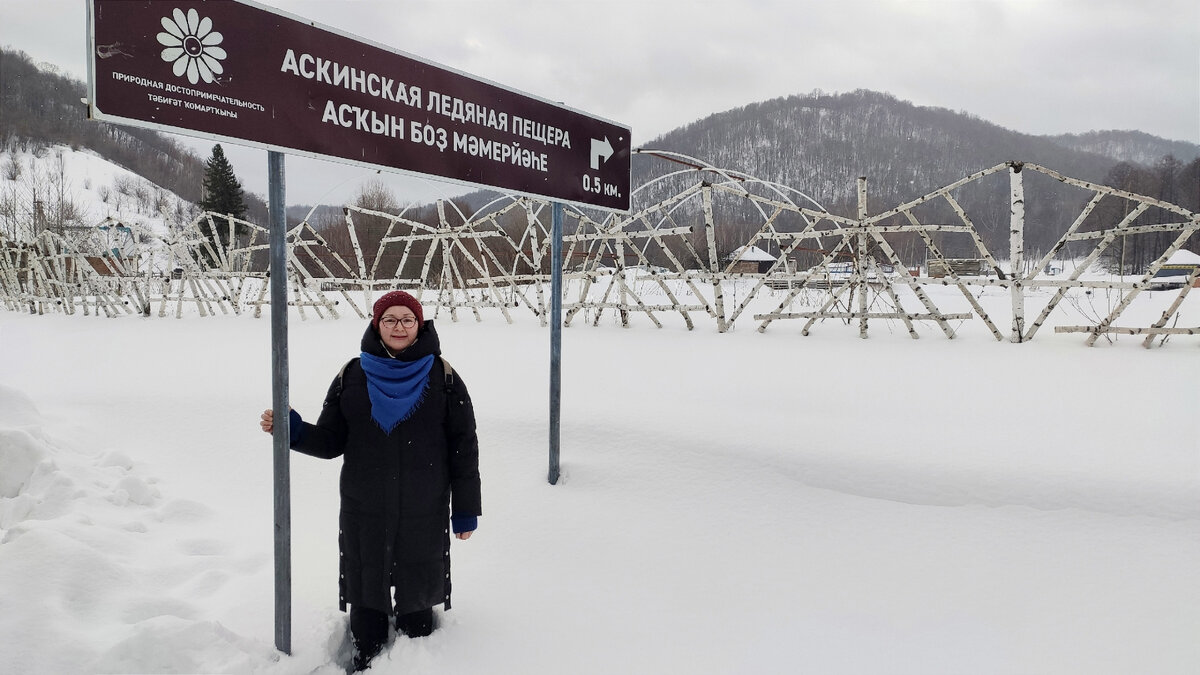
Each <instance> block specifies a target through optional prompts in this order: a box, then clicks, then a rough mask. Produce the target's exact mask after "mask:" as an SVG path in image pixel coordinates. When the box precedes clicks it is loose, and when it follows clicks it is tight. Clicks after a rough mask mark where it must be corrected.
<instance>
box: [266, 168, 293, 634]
mask: <svg viewBox="0 0 1200 675" xmlns="http://www.w3.org/2000/svg"><path fill="white" fill-rule="evenodd" d="M267 174H268V187H267V190H268V200H269V203H268V208H269V209H270V214H271V234H270V250H271V407H272V408H273V409H274V410H275V430H274V432H273V433H272V441H273V442H274V462H273V463H274V473H275V648H276V649H278V650H279V651H281V652H283V653H284V654H291V653H292V504H291V469H290V465H289V461H290V459H291V458H290V457H289V456H288V452H289V446H291V431H290V429H289V428H288V412H289V410H290V408H289V406H288V398H289V397H288V340H287V315H288V302H287V243H286V235H287V217H286V215H285V205H284V197H283V154H282V153H279V152H268V153H267Z"/></svg>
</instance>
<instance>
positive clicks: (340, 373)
mask: <svg viewBox="0 0 1200 675" xmlns="http://www.w3.org/2000/svg"><path fill="white" fill-rule="evenodd" d="M358 358H359V357H357V356H356V357H354V358H352V359H350V360H349V361H347V362H346V363H345V365H343V366H342V369H341V370H339V371H338V374H337V380H335V382H337V387H336V390H335V392H334V396H335V397H339V398H340V397H341V395H342V378H343V377H345V376H346V369H347V368H349V367H350V364H351V363H354V362H355V361H357V360H358Z"/></svg>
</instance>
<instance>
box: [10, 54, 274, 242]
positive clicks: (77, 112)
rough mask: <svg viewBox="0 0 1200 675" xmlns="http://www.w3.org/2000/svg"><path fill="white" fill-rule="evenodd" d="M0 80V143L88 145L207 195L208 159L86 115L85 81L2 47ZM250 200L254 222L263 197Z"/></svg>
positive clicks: (192, 196)
mask: <svg viewBox="0 0 1200 675" xmlns="http://www.w3.org/2000/svg"><path fill="white" fill-rule="evenodd" d="M0 81H2V82H3V86H0V144H2V146H0V147H3V148H4V149H8V150H14V149H18V148H20V149H33V150H36V149H37V148H40V147H46V146H51V145H55V144H59V143H62V144H66V145H69V146H71V147H72V148H74V149H88V150H91V151H92V152H95V153H96V154H98V155H100V156H101V157H103V158H105V159H107V160H109V161H110V162H113V163H114V164H117V165H119V166H122V167H124V168H126V169H129V170H130V171H132V172H134V173H136V174H138V175H140V176H142V177H143V178H146V179H147V180H149V181H151V182H152V183H154V184H156V185H158V186H159V187H162V188H165V189H167V190H170V191H171V192H174V193H175V194H177V195H179V196H180V197H181V198H183V199H186V200H188V201H190V202H192V203H196V202H199V201H200V199H201V197H202V196H203V194H202V193H203V189H204V185H203V182H204V167H205V158H201V157H199V156H197V155H196V154H195V153H194V152H192V151H191V150H190V149H188V148H185V147H184V146H182V145H180V144H179V143H178V142H176V141H175V140H174V139H173V138H171V137H170V136H169V135H167V134H161V133H158V132H156V131H152V130H149V129H140V128H137V127H132V126H124V125H122V126H118V125H113V124H106V123H104V122H96V121H92V120H89V119H87V109H86V108H85V106H84V105H83V103H82V102H81V101H80V99H82V98H84V97H86V96H87V87H86V85H85V84H84V83H83V82H80V81H79V80H76V79H73V78H70V77H67V76H65V75H62V74H60V73H59V72H57V70H56V69H55V68H54V66H49V65H46V64H35V63H34V62H33V60H32V59H30V58H29V56H28V55H27V54H25V53H24V52H21V51H14V50H11V49H7V48H0ZM246 201H247V205H248V207H249V209H250V210H249V216H250V218H251V219H252V220H256V219H258V218H260V217H263V216H265V213H266V206H265V204H263V203H262V200H261V199H259V198H258V197H256V196H255V195H252V194H247V195H246Z"/></svg>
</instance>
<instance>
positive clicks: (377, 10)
mask: <svg viewBox="0 0 1200 675" xmlns="http://www.w3.org/2000/svg"><path fill="white" fill-rule="evenodd" d="M163 4H164V5H166V4H169V3H168V2H164V3H163ZM262 4H266V5H269V6H271V7H276V8H279V9H282V10H285V11H287V12H290V13H292V14H294V15H297V16H299V17H302V18H305V19H310V20H312V21H315V22H317V23H320V24H324V25H325V26H328V27H331V28H335V29H338V30H340V31H343V32H346V33H351V34H353V35H357V36H361V37H363V38H366V39H369V40H371V41H374V42H377V43H380V44H383V45H386V46H389V47H391V48H394V49H396V50H399V51H402V52H406V53H408V54H413V55H416V56H419V57H421V58H424V59H426V60H430V61H433V62H436V63H439V64H442V65H445V66H449V67H452V68H456V69H458V70H461V71H465V72H466V73H469V74H472V75H475V76H478V77H482V78H486V79H489V80H492V81H495V82H498V83H500V84H503V85H506V86H508V87H511V88H513V89H517V90H520V91H523V92H527V93H530V94H533V95H535V96H538V97H542V98H546V99H550V100H553V101H561V102H563V103H565V104H566V105H568V106H571V107H573V108H576V109H579V110H582V111H585V112H588V113H591V114H594V115H596V116H599V117H604V118H607V119H610V120H613V121H616V122H620V123H623V124H626V125H629V126H630V127H632V129H633V142H634V147H641V146H645V145H647V144H648V143H649V142H650V141H651V140H653V139H654V138H655V137H657V136H659V135H661V134H664V133H666V132H668V131H670V130H672V129H674V128H676V127H679V126H681V125H684V124H687V123H689V122H693V121H695V120H697V119H700V118H703V117H705V116H707V115H709V114H712V113H716V112H721V111H724V110H728V109H730V108H735V107H739V106H742V105H745V104H747V103H753V102H756V101H763V100H768V99H772V98H777V97H781V96H788V95H791V94H804V93H808V92H811V91H813V90H814V89H821V90H824V91H825V92H846V91H852V90H854V89H873V90H877V91H886V92H890V93H891V94H894V95H895V96H897V97H899V98H901V99H906V100H909V101H911V102H912V103H914V104H916V105H924V106H937V107H943V108H950V109H952V110H960V111H966V112H969V113H972V114H974V115H977V116H978V117H981V118H983V119H985V120H988V121H991V122H994V123H996V124H999V125H1001V126H1004V127H1007V128H1009V129H1013V130H1016V131H1021V132H1025V133H1031V134H1055V133H1081V132H1086V131H1089V130H1099V129H1136V130H1139V131H1144V132H1147V133H1150V134H1154V135H1156V136H1162V137H1164V138H1169V139H1174V140H1185V141H1190V142H1193V143H1200V2H1197V1H1196V0H1138V1H1136V2H1135V1H1133V0H724V1H722V2H717V1H711V0H590V1H582V0H432V1H425V0H421V1H412V0H361V1H351V0H337V1H335V0H267V1H266V2H264V3H262ZM85 7H86V5H85V0H28V1H25V0H0V44H4V45H7V46H9V47H15V48H17V49H21V50H23V51H25V52H27V53H28V54H29V55H30V56H31V57H33V58H34V60H36V61H46V62H50V63H53V64H55V65H57V66H59V67H60V68H61V69H63V70H64V71H66V72H67V73H69V74H71V75H75V76H77V77H79V78H80V79H86V65H87V61H86V53H85V40H86V25H85V24H86V12H85ZM0 75H2V73H0ZM189 145H192V146H193V147H196V148H197V151H198V152H200V153H201V154H202V155H204V156H207V154H208V151H209V149H210V148H211V146H212V142H211V141H196V142H189ZM225 147H226V150H227V153H228V154H229V155H230V158H231V159H232V160H233V162H234V164H235V168H236V170H237V171H238V174H239V176H240V177H241V178H242V181H243V183H244V185H245V187H246V188H247V189H248V190H251V191H253V192H258V193H260V194H263V195H265V193H266V153H265V152H263V151H259V150H251V149H237V148H231V147H229V144H225ZM286 166H287V169H286V171H287V177H288V183H287V191H288V193H287V199H288V202H289V203H313V202H317V201H338V200H342V199H348V198H351V197H352V195H353V193H354V191H355V190H356V189H357V185H358V184H359V183H360V182H361V181H362V180H363V179H365V178H368V177H370V176H372V175H373V174H374V172H373V171H368V170H364V169H357V168H351V167H345V166H341V165H334V164H331V163H328V162H322V161H319V160H309V159H303V158H298V157H289V158H288V159H287V162H286ZM386 182H388V183H389V184H390V185H392V186H393V187H394V189H395V190H396V191H397V193H398V196H399V197H400V198H401V200H419V199H425V198H428V197H430V196H438V195H441V194H446V195H449V194H456V193H460V192H462V188H460V187H458V186H447V185H446V184H440V183H436V182H434V181H432V180H422V179H407V178H405V179H394V178H393V179H388V180H387V181H386ZM796 187H798V188H800V189H803V186H796Z"/></svg>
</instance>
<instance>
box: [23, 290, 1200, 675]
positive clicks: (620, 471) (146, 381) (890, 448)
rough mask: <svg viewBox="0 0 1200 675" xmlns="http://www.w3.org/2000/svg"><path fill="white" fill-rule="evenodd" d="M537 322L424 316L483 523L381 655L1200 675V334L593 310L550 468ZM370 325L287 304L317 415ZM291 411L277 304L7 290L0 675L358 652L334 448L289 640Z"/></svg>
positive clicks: (302, 406) (653, 668) (989, 304)
mask: <svg viewBox="0 0 1200 675" xmlns="http://www.w3.org/2000/svg"><path fill="white" fill-rule="evenodd" d="M931 293H934V294H935V295H937V297H936V298H935V300H936V301H937V302H939V304H940V305H941V306H942V307H943V309H945V310H947V311H963V310H964V309H965V307H958V306H956V305H954V300H953V295H955V294H956V293H957V291H954V292H953V293H951V292H950V291H949V290H948V289H933V290H932V291H931ZM980 295H981V296H982V299H981V302H983V303H984V304H985V306H986V308H987V309H988V311H989V312H990V313H991V314H992V317H993V320H995V321H996V323H997V325H998V326H1000V327H1001V329H1002V330H1004V331H1005V332H1007V329H1008V322H1009V318H1008V311H1007V309H1006V307H1007V301H1008V296H1007V293H1006V292H1005V291H1003V290H1002V289H987V290H985V291H981V292H980ZM1172 297H1173V294H1167V293H1153V294H1143V296H1142V297H1141V298H1140V299H1139V300H1138V301H1137V303H1136V305H1135V306H1134V307H1133V308H1132V309H1131V310H1130V312H1129V313H1128V314H1127V317H1128V318H1127V319H1123V320H1122V321H1119V322H1118V324H1120V325H1148V323H1149V322H1150V321H1153V320H1154V319H1155V318H1157V316H1158V314H1159V313H1161V311H1162V310H1163V308H1164V307H1165V306H1166V304H1167V303H1169V301H1170V299H1171V298H1172ZM959 300H961V297H960V298H959ZM1075 307H1076V309H1078V310H1080V311H1082V310H1083V309H1086V307H1084V306H1083V305H1079V304H1076V305H1075ZM1038 309H1039V307H1038V306H1037V303H1036V302H1033V301H1031V302H1030V305H1029V309H1028V311H1029V313H1030V316H1031V318H1032V317H1033V316H1036V312H1037V310H1038ZM1183 309H1184V311H1183V313H1182V315H1181V318H1180V320H1179V325H1180V326H1196V325H1200V297H1192V298H1190V299H1189V300H1188V302H1187V303H1185V305H1184V308H1183ZM1072 311H1075V310H1069V311H1064V312H1062V313H1059V314H1056V315H1055V317H1054V318H1053V319H1052V323H1053V321H1057V322H1059V323H1066V324H1072V325H1077V324H1081V323H1084V321H1083V319H1082V318H1081V316H1074V315H1072V314H1071V312H1072ZM432 313H433V312H432V310H430V311H427V316H428V315H431V314H432ZM514 316H515V317H516V323H515V324H513V325H508V324H506V323H505V322H504V320H503V318H502V317H500V315H499V314H498V313H494V312H491V313H487V314H486V315H485V318H484V321H483V322H481V323H477V322H475V321H474V320H473V318H472V317H471V315H470V313H469V312H463V313H460V314H459V318H460V321H459V322H457V323H455V322H451V321H450V317H449V316H448V315H447V314H446V313H445V312H443V313H442V314H441V316H439V317H438V318H437V324H438V330H439V332H440V333H441V336H442V341H443V345H444V350H445V355H446V357H447V358H448V359H449V360H450V362H451V363H452V364H453V365H454V367H455V369H456V370H457V371H458V372H459V373H460V374H461V375H462V376H463V378H464V380H465V381H466V383H467V384H468V386H469V387H470V389H471V392H472V395H473V397H474V400H475V407H476V411H477V414H478V416H479V427H480V440H481V470H482V474H483V481H484V482H483V485H484V516H483V517H482V518H481V519H480V529H479V531H478V532H477V533H476V536H475V537H473V538H472V539H471V540H470V541H467V542H458V541H455V542H454V548H453V558H454V573H455V576H454V583H455V595H454V609H453V610H451V611H450V612H448V613H445V614H442V615H441V627H440V628H439V630H437V631H436V632H435V633H434V634H433V635H432V636H430V637H428V638H421V639H416V640H411V639H408V638H404V637H401V638H398V639H396V640H395V642H394V643H393V644H391V645H390V646H389V648H388V649H387V651H386V652H385V655H384V656H383V657H381V658H380V659H379V660H378V661H377V662H376V666H375V668H374V669H373V670H372V671H371V672H377V673H406V674H416V673H438V674H479V673H505V674H507V673H512V674H514V675H515V674H530V673H535V674H547V675H549V674H559V673H572V674H574V673H585V674H593V673H594V674H610V673H638V674H641V673H646V674H651V673H653V674H660V673H689V674H701V675H703V674H714V675H715V674H731V673H822V674H842V673H847V674H848V673H862V674H882V673H888V674H895V673H902V674H913V675H930V674H937V673H945V674H956V675H959V674H991V673H995V674H1020V675H1031V674H1042V673H1044V674H1047V675H1050V674H1053V675H1063V674H1073V673H1079V674H1087V675H1100V674H1108V673H1111V674H1114V675H1115V674H1122V675H1124V674H1128V673H1155V674H1157V675H1169V674H1180V675H1183V674H1188V675H1191V674H1194V673H1197V672H1200V640H1197V636H1198V635H1200V574H1197V569H1198V568H1200V440H1198V439H1200V421H1198V420H1200V415H1197V414H1196V413H1197V401H1198V400H1200V399H1198V398H1197V395H1198V392H1200V338H1196V337H1186V336H1175V337H1172V338H1171V339H1170V340H1169V341H1168V342H1167V343H1166V345H1165V346H1163V347H1161V348H1160V347H1157V346H1156V347H1155V348H1154V349H1151V350H1146V349H1143V348H1142V347H1141V339H1140V338H1136V337H1129V336H1124V337H1118V338H1115V341H1113V342H1110V341H1108V340H1106V339H1101V340H1100V341H1099V342H1098V343H1097V345H1096V346H1095V347H1092V348H1089V347H1087V346H1085V345H1084V340H1085V336H1082V335H1056V334H1055V333H1054V332H1053V330H1052V326H1046V327H1045V328H1043V330H1042V332H1040V333H1039V334H1038V336H1037V337H1036V339H1035V340H1034V341H1033V342H1031V343H1027V344H1019V345H1018V344H1010V343H1008V342H996V341H995V340H994V339H993V338H992V337H991V335H990V334H989V333H988V332H987V330H986V329H985V328H984V327H983V325H982V324H981V323H979V322H978V321H974V322H968V323H965V324H961V325H960V324H956V325H958V328H959V331H960V332H959V336H958V337H957V338H956V339H954V340H947V339H946V338H945V337H944V336H943V335H942V334H941V332H940V331H939V330H938V329H937V328H936V326H933V325H923V326H921V328H920V332H921V336H922V337H921V339H920V340H912V339H910V338H909V336H908V334H907V332H906V331H905V329H904V328H903V326H901V325H899V324H896V323H889V322H884V321H878V322H874V323H873V324H872V327H871V333H870V337H869V339H867V340H862V339H859V338H858V329H857V326H856V325H855V326H846V325H844V324H841V323H839V322H837V321H827V322H825V323H823V324H819V325H818V326H816V327H815V328H814V330H813V333H812V335H811V336H809V337H801V336H800V335H799V330H800V327H801V325H802V324H801V323H797V322H794V321H793V322H782V321H781V322H777V323H775V324H773V325H772V326H771V327H770V329H768V330H767V332H766V333H762V334H760V333H757V332H756V331H755V330H754V327H755V325H756V324H755V323H754V322H753V321H751V320H749V318H748V317H746V318H745V319H744V320H741V321H739V322H738V324H737V327H736V329H735V330H734V331H733V332H731V333H729V334H724V335H722V334H717V333H716V330H715V328H714V327H713V326H712V324H711V323H706V322H705V321H699V322H698V326H699V327H698V329H697V330H696V331H693V332H688V331H687V330H685V329H684V327H683V326H682V322H681V321H679V320H678V319H677V318H676V319H672V318H670V317H667V316H665V315H664V317H663V318H664V323H665V324H666V326H665V327H664V328H663V329H661V330H657V329H655V328H653V327H652V326H650V324H649V322H648V321H646V320H645V318H644V317H636V316H635V317H634V319H633V326H632V327H631V328H629V329H622V328H620V327H619V326H617V325H616V324H615V323H614V321H613V320H612V319H611V318H610V317H607V316H606V318H605V319H604V320H602V321H601V324H600V326H598V327H595V328H593V327H591V326H590V325H585V324H584V323H583V321H582V320H578V321H577V322H576V324H575V325H573V326H572V327H570V328H568V329H567V330H565V331H564V345H563V358H564V362H563V382H564V393H563V427H562V429H563V446H562V453H563V472H564V475H563V479H562V481H561V482H560V484H559V485H557V486H550V485H548V484H547V483H546V452H547V449H546V448H547V399H548V396H547V390H548V352H549V347H548V331H547V330H546V329H544V328H541V327H539V326H538V324H537V321H536V320H535V319H534V318H533V317H531V316H529V315H528V314H527V313H518V314H515V315H514ZM1146 317H1149V318H1148V319H1147V318H1146ZM698 318H699V317H698ZM1135 319H1136V320H1141V321H1145V323H1142V324H1137V323H1135ZM362 327H363V322H362V321H359V320H356V319H343V320H340V321H316V320H309V321H300V320H299V317H298V315H296V314H293V315H292V319H291V343H290V349H291V365H292V367H291V377H292V379H291V393H292V402H293V404H294V405H295V407H296V408H297V409H298V410H300V411H301V412H302V413H303V414H305V415H306V416H308V417H310V418H311V417H315V416H316V414H317V411H318V410H319V406H320V403H321V399H322V397H323V394H324V392H325V390H326V388H327V386H328V384H329V382H330V380H331V379H332V377H333V376H334V374H335V373H336V372H337V370H338V368H339V367H340V366H341V365H342V363H344V362H345V360H346V359H347V358H349V357H351V356H354V355H355V352H356V349H357V344H358V337H359V335H360V333H361V330H362ZM270 398H271V393H270V324H269V321H267V320H265V319H262V320H255V319H252V318H250V317H217V318H204V319H202V318H199V317H195V316H190V317H185V318H184V319H181V320H175V319H158V318H152V319H143V318H135V317H127V318H119V319H104V318H96V317H83V316H76V317H65V316H61V315H49V316H44V317H38V316H31V315H27V314H19V313H12V312H3V311H0V655H2V656H0V671H3V672H11V673H22V674H38V673H54V674H57V673H263V674H270V675H277V674H278V675H282V674H292V673H299V674H305V673H322V674H326V675H335V674H336V673H338V672H340V667H339V666H337V665H335V662H336V661H338V660H339V659H341V660H344V659H345V658H346V653H347V652H346V639H345V627H346V615H344V614H342V613H340V612H339V611H338V610H337V557H338V552H337V546H336V537H337V508H338V497H337V475H338V469H339V464H338V462H337V461H321V460H317V459H312V458H308V457H304V456H299V455H295V456H294V457H293V459H292V464H291V467H292V487H293V491H292V504H293V517H292V524H293V539H294V544H293V554H294V561H293V577H294V603H295V610H294V629H293V646H294V649H293V654H292V655H291V656H283V657H281V656H280V655H278V654H277V653H276V652H275V650H274V648H273V639H274V638H273V635H274V633H273V627H272V626H273V624H272V621H273V616H272V612H273V600H272V587H273V567H272V559H271V555H272V539H271V531H272V525H271V519H272V494H271V490H272V487H271V484H272V474H271V442H270V438H269V437H268V436H266V435H264V434H263V433H262V432H261V431H259V430H258V427H257V418H258V415H259V413H260V412H261V411H262V410H263V409H264V408H266V407H268V406H269V404H270ZM439 612H440V610H439Z"/></svg>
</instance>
